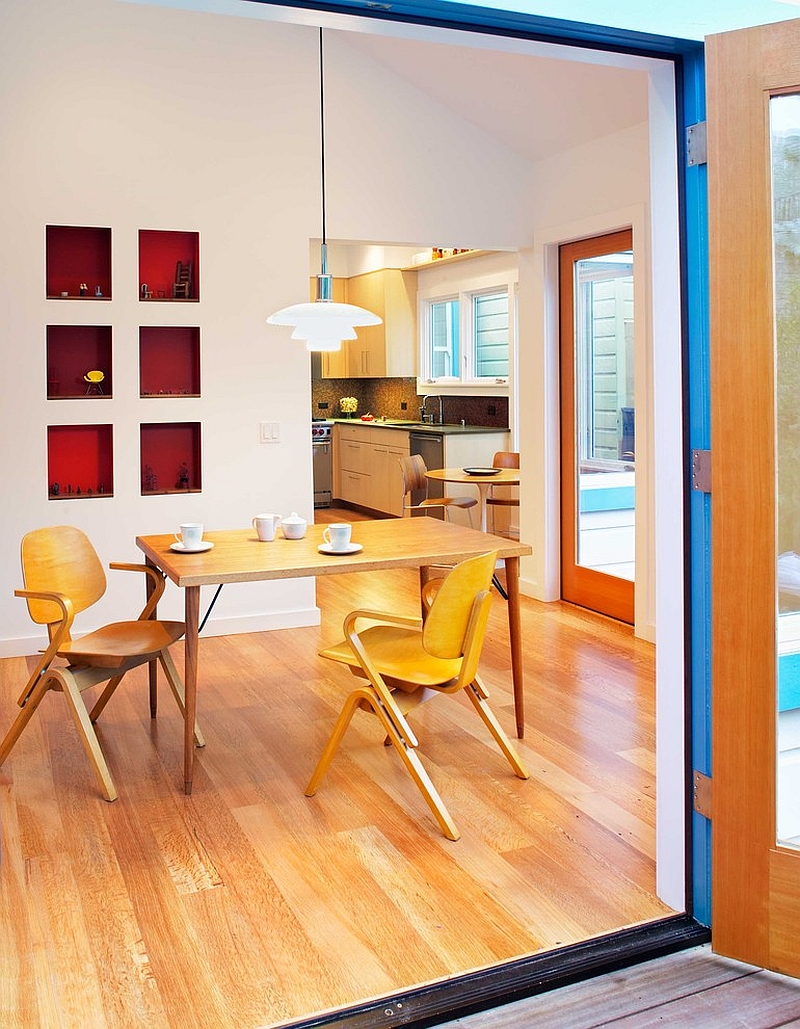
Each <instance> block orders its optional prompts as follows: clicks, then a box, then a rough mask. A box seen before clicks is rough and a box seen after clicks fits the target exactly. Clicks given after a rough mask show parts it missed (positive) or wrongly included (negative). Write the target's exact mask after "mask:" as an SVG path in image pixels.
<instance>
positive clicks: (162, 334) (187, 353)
mask: <svg viewBox="0 0 800 1029" xmlns="http://www.w3.org/2000/svg"><path fill="white" fill-rule="evenodd" d="M165 395H166V396H188V397H199V396H200V329H199V328H198V327H197V326H181V325H142V326H140V328H139V396H140V397H159V396H165Z"/></svg>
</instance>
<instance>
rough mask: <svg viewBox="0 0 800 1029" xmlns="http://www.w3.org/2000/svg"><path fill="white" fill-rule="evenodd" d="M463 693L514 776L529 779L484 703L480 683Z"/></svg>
mask: <svg viewBox="0 0 800 1029" xmlns="http://www.w3.org/2000/svg"><path fill="white" fill-rule="evenodd" d="M465 692H466V694H467V696H468V697H469V699H470V700H471V701H472V703H473V706H474V707H475V710H476V711H477V712H478V714H479V715H480V716H481V718H482V720H483V723H484V725H485V726H486V728H487V729H488V730H489V732H490V733H491V734H492V736H494V738H495V740H496V741H497V745H498V746H499V747H500V749H501V750H502V752H503V754H504V755H505V757H506V760H507V761H508V763H509V764H510V765H511V767H512V768H513V770H514V775H516V776H517V777H518V778H520V779H529V778H530V775H529V773H528V769H527V768H526V767H525V765H524V764H523V763H522V759H521V758H520V756H519V754H518V753H517V752H516V750H515V749H514V747H513V746H512V745H511V741H510V740H509V738H508V737H507V736H506V734H505V733H504V732H503V729H502V727H501V725H500V723H499V722H498V721H497V718H496V716H495V713H494V711H492V709H491V708H490V707H489V705H488V704H487V703H486V690H485V688H484V686H483V684H482V683H481V682H479V681H478V680H477V679H476V680H475V682H472V683H470V684H469V686H467V687H465Z"/></svg>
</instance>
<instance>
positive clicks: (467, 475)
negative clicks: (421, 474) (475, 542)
mask: <svg viewBox="0 0 800 1029" xmlns="http://www.w3.org/2000/svg"><path fill="white" fill-rule="evenodd" d="M490 472H491V473H490ZM425 475H426V477H427V478H428V479H435V480H436V481H437V482H456V483H459V484H463V485H467V484H469V485H470V486H477V488H478V505H479V508H480V523H481V532H486V498H487V496H488V495H489V489H490V487H492V486H519V468H492V469H491V470H490V469H489V468H485V469H480V470H479V471H478V472H468V471H466V469H464V468H428V469H426V471H425Z"/></svg>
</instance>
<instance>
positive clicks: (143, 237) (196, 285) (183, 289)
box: [139, 229, 200, 302]
mask: <svg viewBox="0 0 800 1029" xmlns="http://www.w3.org/2000/svg"><path fill="white" fill-rule="evenodd" d="M139 299H140V300H142V301H152V300H162V301H172V302H174V301H182V302H185V301H187V300H188V301H197V300H199V299H200V233H199V232H182V231H177V230H168V229H139Z"/></svg>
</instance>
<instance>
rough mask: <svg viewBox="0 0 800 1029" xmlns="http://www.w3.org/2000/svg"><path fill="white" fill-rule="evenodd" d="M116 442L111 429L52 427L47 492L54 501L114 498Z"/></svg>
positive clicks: (48, 431)
mask: <svg viewBox="0 0 800 1029" xmlns="http://www.w3.org/2000/svg"><path fill="white" fill-rule="evenodd" d="M113 439H114V437H113V428H112V426H111V425H48V426H47V483H48V486H47V488H48V495H49V497H50V499H51V500H56V499H59V500H64V499H68V500H72V499H75V498H76V497H89V496H92V497H98V496H106V497H110V496H112V495H113V493H114V461H113ZM56 484H57V488H56ZM79 491H80V492H79Z"/></svg>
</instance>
